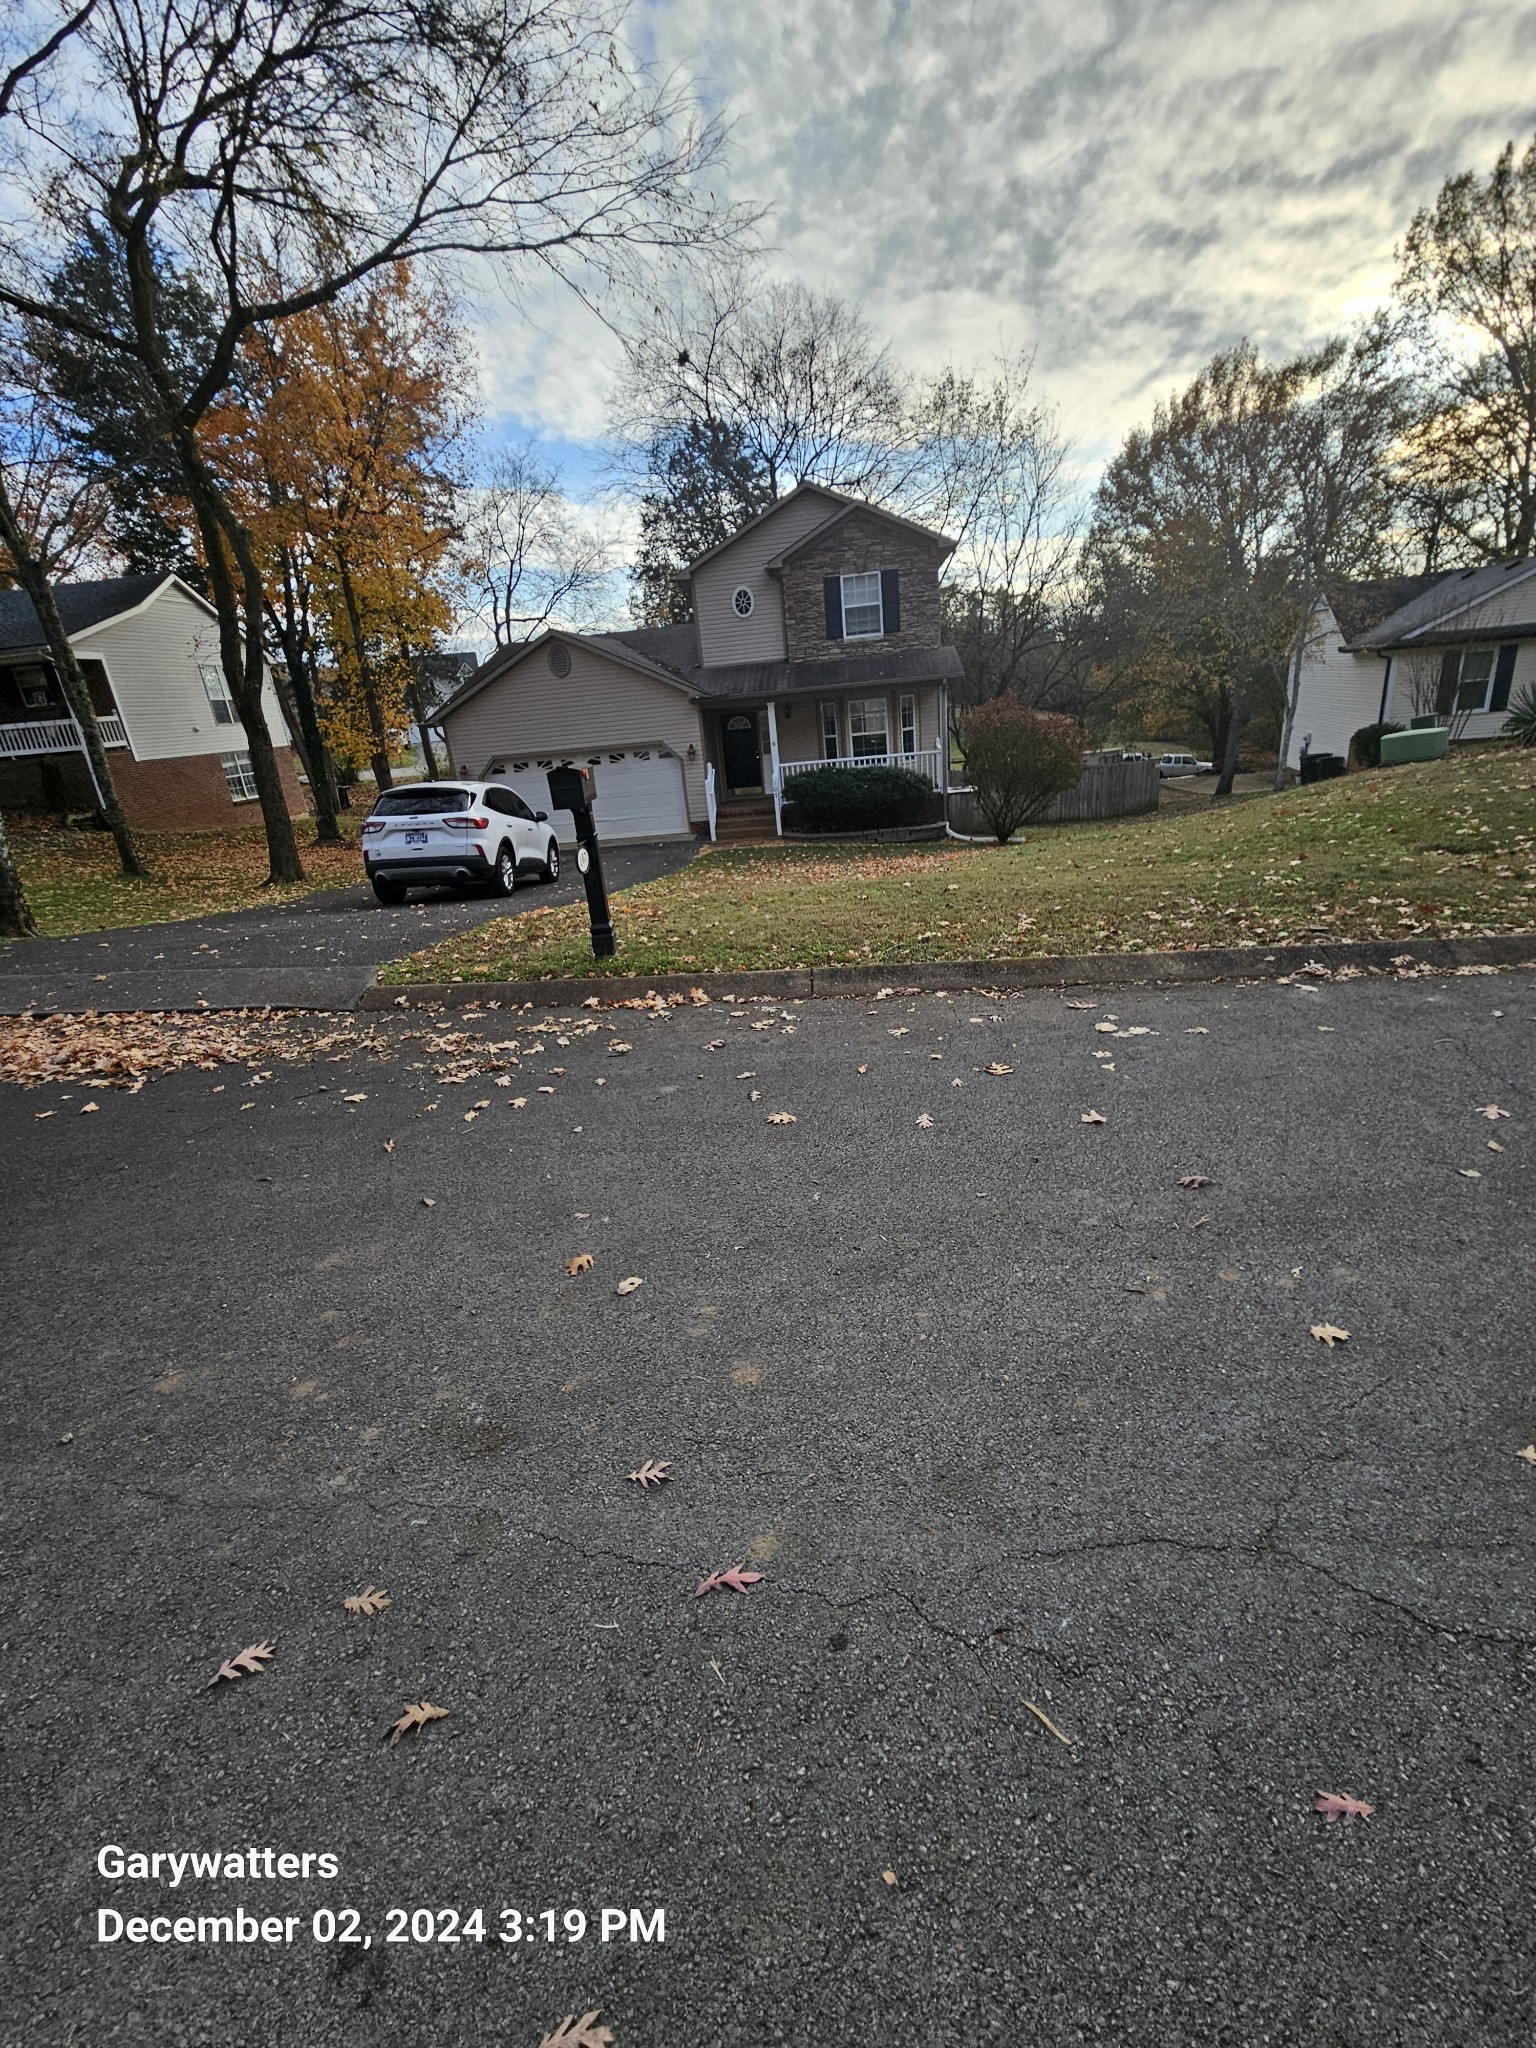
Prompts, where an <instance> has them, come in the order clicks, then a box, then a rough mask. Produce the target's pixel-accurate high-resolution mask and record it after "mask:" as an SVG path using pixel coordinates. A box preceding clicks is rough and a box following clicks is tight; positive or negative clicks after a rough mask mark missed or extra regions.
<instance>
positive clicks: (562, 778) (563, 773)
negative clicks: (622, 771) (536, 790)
mask: <svg viewBox="0 0 1536 2048" xmlns="http://www.w3.org/2000/svg"><path fill="white" fill-rule="evenodd" d="M596 795H597V777H596V776H595V775H594V774H593V772H592V770H591V769H590V768H570V767H566V768H551V769H550V771H549V801H550V804H551V806H552V808H553V809H555V810H557V811H583V810H585V809H587V807H588V806H589V805H590V804H591V802H592V799H593V798H594V797H595V796H596Z"/></svg>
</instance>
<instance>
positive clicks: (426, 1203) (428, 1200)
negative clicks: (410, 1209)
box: [421, 1195, 437, 1209]
mask: <svg viewBox="0 0 1536 2048" xmlns="http://www.w3.org/2000/svg"><path fill="white" fill-rule="evenodd" d="M421 1206H422V1207H423V1209H435V1208H436V1207H437V1203H436V1202H435V1201H434V1200H433V1198H432V1197H431V1195H423V1196H422V1198H421Z"/></svg>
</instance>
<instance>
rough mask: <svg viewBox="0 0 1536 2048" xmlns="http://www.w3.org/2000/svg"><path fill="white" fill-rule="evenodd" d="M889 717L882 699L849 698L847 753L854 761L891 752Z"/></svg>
mask: <svg viewBox="0 0 1536 2048" xmlns="http://www.w3.org/2000/svg"><path fill="white" fill-rule="evenodd" d="M889 715H890V714H889V712H888V710H887V708H886V702H885V699H884V698H883V697H850V698H849V700H848V751H849V753H850V754H852V755H853V757H854V759H855V760H869V759H870V758H871V757H872V756H874V755H876V754H888V753H889V752H890V751H891V729H890V725H889V724H888V722H887V721H888V719H889Z"/></svg>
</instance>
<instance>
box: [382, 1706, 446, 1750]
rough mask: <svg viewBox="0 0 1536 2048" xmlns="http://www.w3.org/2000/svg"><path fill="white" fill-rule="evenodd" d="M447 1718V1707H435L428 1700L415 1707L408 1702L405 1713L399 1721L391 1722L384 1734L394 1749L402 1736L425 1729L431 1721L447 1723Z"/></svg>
mask: <svg viewBox="0 0 1536 2048" xmlns="http://www.w3.org/2000/svg"><path fill="white" fill-rule="evenodd" d="M447 1718H448V1709H447V1708H446V1707H434V1706H432V1705H431V1704H430V1703H429V1702H428V1701H426V1700H421V1701H419V1702H418V1703H417V1704H416V1705H415V1706H412V1705H411V1704H410V1702H409V1701H407V1703H406V1708H405V1712H404V1713H403V1714H402V1715H401V1716H400V1718H399V1720H398V1721H391V1722H390V1724H389V1726H388V1727H387V1728H386V1729H385V1730H384V1734H385V1735H386V1736H387V1737H388V1738H389V1746H390V1748H391V1749H393V1748H394V1746H395V1744H396V1743H397V1742H398V1741H399V1740H400V1738H401V1736H402V1735H410V1734H413V1733H414V1732H415V1730H416V1729H418V1728H425V1727H426V1725H427V1723H428V1722H429V1721H446V1720H447Z"/></svg>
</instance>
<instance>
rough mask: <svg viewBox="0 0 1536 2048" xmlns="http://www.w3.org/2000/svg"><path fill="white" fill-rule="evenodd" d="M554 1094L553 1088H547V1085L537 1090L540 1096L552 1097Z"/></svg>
mask: <svg viewBox="0 0 1536 2048" xmlns="http://www.w3.org/2000/svg"><path fill="white" fill-rule="evenodd" d="M554 1092H555V1091H554V1089H553V1088H551V1087H549V1086H547V1085H545V1086H541V1087H540V1089H539V1093H540V1094H541V1095H553V1094H554Z"/></svg>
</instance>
